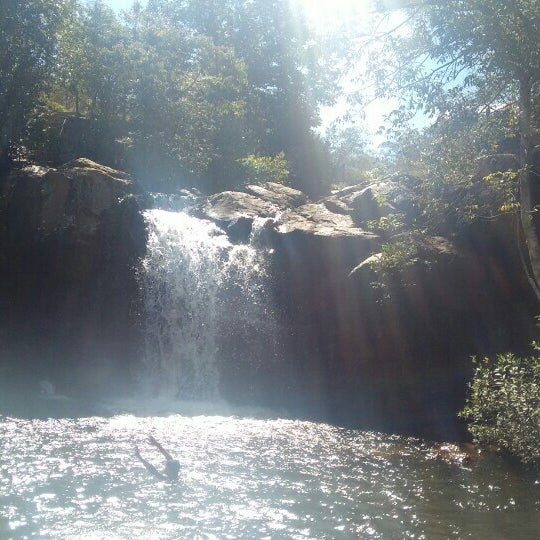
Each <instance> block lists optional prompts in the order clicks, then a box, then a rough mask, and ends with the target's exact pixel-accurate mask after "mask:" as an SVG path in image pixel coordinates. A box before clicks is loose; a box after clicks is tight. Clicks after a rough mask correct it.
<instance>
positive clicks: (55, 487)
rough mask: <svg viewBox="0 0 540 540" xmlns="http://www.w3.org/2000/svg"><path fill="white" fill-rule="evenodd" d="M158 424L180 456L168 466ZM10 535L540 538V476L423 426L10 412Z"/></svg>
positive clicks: (1, 493)
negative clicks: (172, 473)
mask: <svg viewBox="0 0 540 540" xmlns="http://www.w3.org/2000/svg"><path fill="white" fill-rule="evenodd" d="M149 434H153V435H154V436H155V437H156V438H157V439H158V440H159V441H160V442H161V443H162V444H163V446H164V447H165V448H167V449H168V450H169V451H170V452H171V454H173V455H174V457H176V458H177V459H178V460H179V461H180V463H181V475H180V480H179V481H178V482H176V483H168V482H164V481H160V480H157V479H154V478H153V477H152V476H151V475H150V474H149V473H148V471H147V470H146V469H145V468H144V467H143V465H142V464H141V462H139V461H138V460H137V458H136V457H135V454H134V448H135V445H138V446H139V448H140V451H141V454H142V455H143V456H144V457H145V458H146V459H148V460H149V461H151V462H153V463H154V464H155V465H156V466H158V467H161V466H162V464H163V458H162V457H161V456H160V454H159V453H158V451H157V450H156V449H155V448H154V447H152V446H151V445H150V444H149V443H148V440H147V437H148V435H149ZM0 440H1V446H0V468H1V469H2V475H1V476H0V538H2V539H3V538H40V539H75V538H81V539H94V538H95V539H138V538H144V539H175V538H201V539H210V538H212V539H213V538H216V539H224V538H231V539H233V538H234V539H236V538H249V539H259V538H260V539H263V538H272V539H274V538H426V539H432V538H474V539H483V538H485V539H490V540H492V539H498V538H508V539H517V538H519V539H526V538H531V539H533V538H534V539H536V538H539V537H540V483H539V482H538V480H537V479H536V478H535V476H534V475H532V474H531V473H527V472H526V471H523V470H521V469H519V468H515V467H511V466H509V465H508V464H506V463H504V462H503V461H502V460H500V459H499V458H497V457H495V456H487V457H484V458H482V459H479V460H477V461H474V462H472V463H469V464H467V465H466V466H462V465H458V464H450V463H446V462H442V461H440V460H438V459H436V457H435V455H434V453H433V450H432V447H431V445H429V444H428V443H426V442H423V441H421V440H418V439H411V438H403V437H398V436H389V435H383V434H379V433H372V432H362V431H356V430H346V429H341V428H338V427H334V426H330V425H325V424H317V423H311V422H304V421H294V420H283V419H276V418H274V419H261V418H259V419H253V418H248V417H239V416H220V415H216V414H206V415H197V414H185V413H184V414H178V413H175V414H160V415H153V416H142V415H140V413H138V414H133V413H131V414H113V415H111V416H109V417H104V416H93V417H85V418H76V419H73V418H71V419H68V418H56V419H45V420H44V419H41V420H39V419H22V418H11V417H5V416H4V417H2V416H0Z"/></svg>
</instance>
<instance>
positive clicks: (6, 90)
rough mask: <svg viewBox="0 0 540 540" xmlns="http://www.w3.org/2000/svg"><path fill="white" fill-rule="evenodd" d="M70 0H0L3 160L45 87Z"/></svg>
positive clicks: (0, 150)
mask: <svg viewBox="0 0 540 540" xmlns="http://www.w3.org/2000/svg"><path fill="white" fill-rule="evenodd" d="M66 5H67V1H62V0H20V1H17V2H15V1H2V2H0V164H5V163H6V162H7V161H9V159H10V157H11V153H12V152H13V151H14V148H15V147H16V146H17V145H18V144H20V138H21V137H22V135H23V132H24V129H25V120H26V118H27V117H28V115H29V114H30V112H31V111H32V109H33V108H34V107H35V106H36V104H37V102H38V98H39V95H40V92H41V91H42V90H43V89H45V88H46V86H47V83H48V77H49V75H50V72H51V69H52V67H53V65H54V52H55V47H56V43H57V42H56V38H57V29H58V27H59V25H60V22H61V20H62V16H63V13H64V10H65V7H66Z"/></svg>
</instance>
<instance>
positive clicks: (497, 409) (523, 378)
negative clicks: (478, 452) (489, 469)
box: [460, 343, 540, 467]
mask: <svg viewBox="0 0 540 540" xmlns="http://www.w3.org/2000/svg"><path fill="white" fill-rule="evenodd" d="M533 347H534V349H535V354H534V355H533V356H531V357H529V358H520V357H517V356H515V355H514V354H512V353H506V354H500V355H498V357H497V359H496V361H495V362H492V361H490V360H489V359H487V358H483V359H481V360H476V359H474V361H475V364H476V368H475V371H474V376H473V379H472V381H471V382H470V383H469V389H470V394H469V396H468V398H467V402H466V406H465V408H464V409H463V411H461V412H460V416H461V417H462V418H465V419H466V420H468V421H469V431H470V432H471V434H472V436H473V438H474V440H475V442H477V443H479V444H482V445H492V446H496V447H497V448H498V449H499V450H502V451H507V452H509V453H511V454H513V455H515V456H517V457H518V458H519V459H521V460H522V461H523V462H524V463H530V464H532V465H534V466H536V467H540V347H539V345H538V344H536V343H534V344H533Z"/></svg>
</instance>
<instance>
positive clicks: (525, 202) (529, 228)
mask: <svg viewBox="0 0 540 540" xmlns="http://www.w3.org/2000/svg"><path fill="white" fill-rule="evenodd" d="M519 105H520V113H521V118H520V123H521V126H520V131H521V137H522V149H521V165H522V172H521V174H520V182H519V189H520V206H521V226H522V228H523V233H524V236H525V242H526V244H527V251H528V253H529V264H530V271H531V274H532V278H533V281H534V282H535V284H536V287H535V293H536V295H537V296H538V299H539V300H540V289H539V287H540V215H539V214H540V212H539V210H540V185H539V182H538V174H537V172H536V171H535V170H534V163H533V161H532V155H533V146H534V144H533V128H532V113H531V82H530V79H526V80H522V81H520V96H519Z"/></svg>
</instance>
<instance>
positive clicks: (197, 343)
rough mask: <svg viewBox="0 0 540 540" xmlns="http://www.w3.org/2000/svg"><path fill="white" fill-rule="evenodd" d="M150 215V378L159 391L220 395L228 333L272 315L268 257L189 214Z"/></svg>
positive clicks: (146, 282) (144, 281)
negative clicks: (267, 304) (267, 301)
mask: <svg viewBox="0 0 540 540" xmlns="http://www.w3.org/2000/svg"><path fill="white" fill-rule="evenodd" d="M145 218H146V220H147V223H148V227H149V239H148V251H147V256H146V258H145V260H144V261H143V272H142V275H141V285H142V289H143V301H144V310H145V314H144V315H145V328H144V333H145V344H146V354H145V356H146V359H145V363H146V367H147V374H146V376H145V380H146V381H148V382H150V389H151V392H152V394H153V395H160V396H163V397H170V398H179V399H187V400H189V399H197V400H212V399H216V398H218V397H219V392H218V386H219V372H220V370H219V367H220V366H219V363H220V356H221V351H220V347H221V344H222V343H224V341H226V338H227V333H228V332H230V331H231V328H233V327H238V325H239V324H240V325H243V324H244V325H253V324H254V321H255V320H256V319H261V321H262V320H264V318H265V316H266V307H265V302H264V289H263V284H264V280H265V277H266V270H265V265H264V256H263V254H262V253H261V252H259V251H257V250H256V249H254V248H253V247H252V246H249V245H233V244H231V243H230V241H229V239H228V237H227V236H226V234H225V233H224V232H223V231H222V230H221V229H219V228H218V227H217V226H216V225H214V224H213V223H211V222H208V221H204V220H200V219H197V218H194V217H191V216H189V215H187V214H185V213H177V212H167V211H164V210H148V211H147V212H146V213H145Z"/></svg>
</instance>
